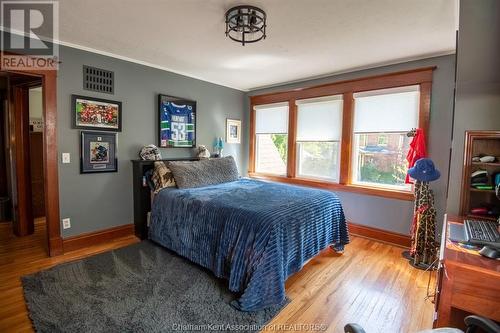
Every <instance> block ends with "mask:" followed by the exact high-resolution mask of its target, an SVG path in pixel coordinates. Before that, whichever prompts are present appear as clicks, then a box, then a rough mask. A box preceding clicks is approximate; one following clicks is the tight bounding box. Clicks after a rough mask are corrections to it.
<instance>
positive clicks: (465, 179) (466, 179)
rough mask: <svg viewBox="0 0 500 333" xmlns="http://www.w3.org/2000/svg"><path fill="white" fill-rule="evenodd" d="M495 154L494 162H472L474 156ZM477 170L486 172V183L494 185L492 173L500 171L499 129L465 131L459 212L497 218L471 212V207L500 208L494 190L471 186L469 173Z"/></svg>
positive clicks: (491, 217) (477, 217)
mask: <svg viewBox="0 0 500 333" xmlns="http://www.w3.org/2000/svg"><path fill="white" fill-rule="evenodd" d="M485 155H490V156H495V157H496V160H495V161H494V162H473V161H472V158H473V157H475V156H485ZM477 170H486V171H487V172H488V178H489V182H488V185H493V186H495V180H494V177H493V176H494V175H495V174H496V173H500V131H467V132H466V133H465V153H464V168H463V175H462V193H461V204H460V213H461V215H462V216H467V217H469V218H476V219H492V220H494V219H497V218H498V214H496V215H478V214H472V213H471V209H473V208H479V207H486V208H489V209H491V208H495V207H496V209H497V210H500V200H499V199H498V198H497V196H496V194H495V190H481V189H477V188H474V187H472V186H471V174H472V173H473V172H475V171H477Z"/></svg>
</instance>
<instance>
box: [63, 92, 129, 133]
mask: <svg viewBox="0 0 500 333" xmlns="http://www.w3.org/2000/svg"><path fill="white" fill-rule="evenodd" d="M71 112H72V113H73V125H74V128H80V129H88V130H100V131H114V132H121V130H122V102H116V101H110V100H107V99H100V98H94V97H85V96H78V95H71Z"/></svg>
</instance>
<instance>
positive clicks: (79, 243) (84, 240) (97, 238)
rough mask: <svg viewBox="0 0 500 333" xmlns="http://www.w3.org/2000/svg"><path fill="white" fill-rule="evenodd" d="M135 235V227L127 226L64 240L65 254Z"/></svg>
mask: <svg viewBox="0 0 500 333" xmlns="http://www.w3.org/2000/svg"><path fill="white" fill-rule="evenodd" d="M132 235H134V225H133V224H125V225H120V226H118V227H113V228H109V229H104V230H99V231H95V232H88V233H85V234H81V235H77V236H72V237H68V238H65V239H63V249H64V252H65V253H66V252H70V251H74V250H78V249H82V248H85V247H88V246H91V245H95V244H99V243H104V242H109V241H112V240H114V239H116V238H120V237H126V236H132Z"/></svg>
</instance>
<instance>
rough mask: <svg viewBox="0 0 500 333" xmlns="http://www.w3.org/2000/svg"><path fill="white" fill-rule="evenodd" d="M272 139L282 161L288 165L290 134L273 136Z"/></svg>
mask: <svg viewBox="0 0 500 333" xmlns="http://www.w3.org/2000/svg"><path fill="white" fill-rule="evenodd" d="M271 139H272V140H273V143H274V145H275V146H276V148H277V149H278V152H279V153H280V156H281V159H282V160H283V162H284V163H286V160H287V152H288V134H272V135H271Z"/></svg>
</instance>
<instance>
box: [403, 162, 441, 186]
mask: <svg viewBox="0 0 500 333" xmlns="http://www.w3.org/2000/svg"><path fill="white" fill-rule="evenodd" d="M408 174H409V175H410V177H411V178H413V179H416V180H420V181H422V182H432V181H433V180H436V179H438V178H439V177H440V176H441V173H440V172H439V171H438V170H437V169H436V167H435V166H434V162H432V160H431V159H430V158H421V159H419V160H418V161H417V162H416V163H415V166H414V167H413V168H410V169H409V170H408Z"/></svg>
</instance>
